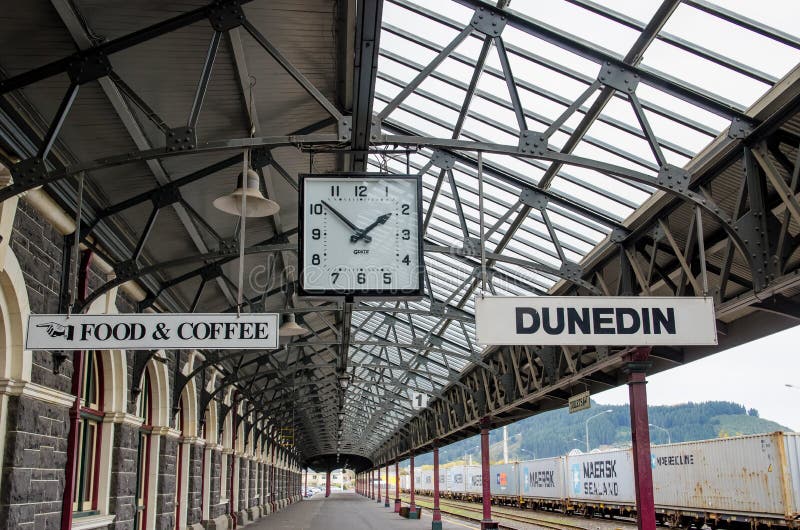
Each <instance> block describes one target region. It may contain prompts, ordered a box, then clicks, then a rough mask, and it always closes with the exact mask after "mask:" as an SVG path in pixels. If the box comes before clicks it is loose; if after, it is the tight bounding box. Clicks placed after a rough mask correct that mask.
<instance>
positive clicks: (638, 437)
mask: <svg viewBox="0 0 800 530" xmlns="http://www.w3.org/2000/svg"><path fill="white" fill-rule="evenodd" d="M649 353H650V348H637V349H636V350H635V351H634V353H633V354H632V355H631V360H630V362H628V364H627V365H626V366H625V371H626V372H627V374H628V393H629V399H630V409H631V438H632V440H633V475H634V485H635V488H636V513H637V526H638V528H639V530H655V528H656V511H655V501H654V499H653V473H652V469H651V464H650V429H649V426H648V424H649V423H648V422H649V420H648V417H647V388H646V386H645V385H647V381H646V372H647V368H649V367H650V365H651V363H650V362H649V361H647V357H648V355H649Z"/></svg>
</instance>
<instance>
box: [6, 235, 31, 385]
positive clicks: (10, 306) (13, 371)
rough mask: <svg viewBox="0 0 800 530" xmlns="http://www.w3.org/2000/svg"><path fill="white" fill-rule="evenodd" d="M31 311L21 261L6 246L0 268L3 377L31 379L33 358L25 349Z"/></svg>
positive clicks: (22, 379) (17, 379)
mask: <svg viewBox="0 0 800 530" xmlns="http://www.w3.org/2000/svg"><path fill="white" fill-rule="evenodd" d="M30 313H31V308H30V303H29V301H28V292H27V290H26V289H25V278H24V277H23V275H22V269H21V268H20V266H19V261H17V257H16V255H15V254H14V251H13V250H11V249H10V248H8V249H6V253H5V258H4V259H3V263H2V268H0V379H13V380H16V381H30V380H31V368H32V365H33V359H32V357H31V352H29V351H27V350H25V325H26V323H27V319H28V315H30Z"/></svg>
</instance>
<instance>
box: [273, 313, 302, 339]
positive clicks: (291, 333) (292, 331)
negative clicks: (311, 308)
mask: <svg viewBox="0 0 800 530" xmlns="http://www.w3.org/2000/svg"><path fill="white" fill-rule="evenodd" d="M306 333H308V330H307V329H306V328H304V327H303V326H301V325H299V324H298V323H297V322H296V321H295V319H294V313H289V314H288V315H286V321H285V322H284V323H283V325H282V326H281V327H280V329H279V330H278V336H280V337H296V336H297V335H305V334H306Z"/></svg>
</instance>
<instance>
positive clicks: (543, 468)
mask: <svg viewBox="0 0 800 530" xmlns="http://www.w3.org/2000/svg"><path fill="white" fill-rule="evenodd" d="M565 459H566V457H563V456H557V457H553V458H540V459H538V460H527V461H523V462H520V463H519V470H518V471H519V491H520V498H519V504H520V506H521V507H523V508H533V509H546V510H563V509H564V507H565V506H564V505H565V498H566V491H565V481H564V461H565Z"/></svg>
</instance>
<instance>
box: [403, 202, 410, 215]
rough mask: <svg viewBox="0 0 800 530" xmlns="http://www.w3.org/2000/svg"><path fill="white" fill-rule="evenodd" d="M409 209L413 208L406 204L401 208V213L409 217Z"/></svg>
mask: <svg viewBox="0 0 800 530" xmlns="http://www.w3.org/2000/svg"><path fill="white" fill-rule="evenodd" d="M409 209H411V207H410V206H409V205H408V204H404V205H403V206H402V208H401V212H402V214H403V215H408V210H409Z"/></svg>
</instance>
